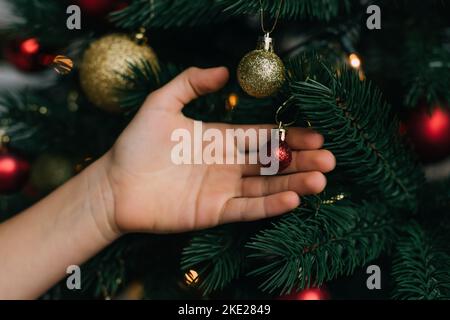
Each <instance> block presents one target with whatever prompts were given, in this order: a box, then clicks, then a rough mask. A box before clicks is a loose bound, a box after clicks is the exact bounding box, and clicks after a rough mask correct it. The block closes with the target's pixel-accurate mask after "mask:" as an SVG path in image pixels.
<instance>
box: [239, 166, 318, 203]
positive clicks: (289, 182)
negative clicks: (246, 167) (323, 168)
mask: <svg viewBox="0 0 450 320" xmlns="http://www.w3.org/2000/svg"><path fill="white" fill-rule="evenodd" d="M241 183H242V185H241V194H239V196H240V197H262V196H267V195H271V194H276V193H280V192H285V191H294V192H296V193H297V194H298V195H308V194H316V193H320V192H322V191H323V190H324V189H325V186H326V184H327V180H326V178H325V176H324V175H323V174H322V173H320V172H318V171H313V172H300V173H295V174H290V175H285V176H263V177H249V178H243V179H242V182H241Z"/></svg>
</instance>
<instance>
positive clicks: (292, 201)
mask: <svg viewBox="0 0 450 320" xmlns="http://www.w3.org/2000/svg"><path fill="white" fill-rule="evenodd" d="M299 204H300V198H299V196H298V195H297V194H296V193H295V192H292V191H288V192H281V193H277V194H272V195H269V196H266V197H258V198H233V199H230V200H228V202H227V203H226V204H225V206H224V208H223V211H222V214H221V216H220V217H219V221H218V223H219V224H223V223H230V222H237V221H253V220H259V219H263V218H268V217H273V216H276V215H280V214H283V213H285V212H288V211H289V210H292V209H294V208H296V207H298V205H299Z"/></svg>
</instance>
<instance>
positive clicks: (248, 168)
mask: <svg viewBox="0 0 450 320" xmlns="http://www.w3.org/2000/svg"><path fill="white" fill-rule="evenodd" d="M249 158H250V157H249V155H247V159H249ZM249 163H250V162H249V160H247V162H246V164H242V165H241V172H242V175H243V176H244V177H251V176H259V175H261V168H262V167H261V165H260V164H249ZM335 166H336V159H335V157H334V155H333V154H332V153H331V152H330V151H328V150H324V149H321V150H305V151H293V152H292V161H291V164H290V165H289V167H287V168H286V169H285V170H284V171H283V172H281V174H288V173H295V172H307V171H320V172H324V173H326V172H330V171H332V170H333V169H334V168H335Z"/></svg>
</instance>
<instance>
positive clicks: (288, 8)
mask: <svg viewBox="0 0 450 320" xmlns="http://www.w3.org/2000/svg"><path fill="white" fill-rule="evenodd" d="M279 5H280V3H279V1H263V6H264V9H265V11H266V12H267V15H268V16H270V17H271V18H274V17H275V16H276V13H277V11H278V8H279ZM349 9H350V1H348V0H342V1H339V0H284V4H283V6H282V8H281V11H280V17H281V18H283V19H304V18H309V19H311V18H313V19H317V20H325V21H328V20H330V19H332V18H334V17H336V16H338V15H339V13H341V12H348V11H349ZM259 10H260V2H259V0H197V1H190V0H171V1H166V0H134V1H132V2H131V4H130V5H129V6H128V7H126V8H125V9H123V10H121V11H119V12H115V13H113V14H112V15H111V20H112V21H113V22H114V23H115V24H116V25H117V26H119V27H122V28H127V29H131V30H135V29H138V28H140V27H142V26H144V27H146V28H151V27H156V28H170V27H181V26H189V27H192V26H197V25H205V24H210V23H219V22H223V21H225V20H227V19H229V18H232V17H235V16H241V15H247V14H251V15H257V14H258V13H259Z"/></svg>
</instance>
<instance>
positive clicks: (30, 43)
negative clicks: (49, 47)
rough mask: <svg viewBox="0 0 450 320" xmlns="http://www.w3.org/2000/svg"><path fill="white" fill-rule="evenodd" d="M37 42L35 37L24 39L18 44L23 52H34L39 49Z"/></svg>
mask: <svg viewBox="0 0 450 320" xmlns="http://www.w3.org/2000/svg"><path fill="white" fill-rule="evenodd" d="M39 47H40V46H39V42H38V41H37V39H36V38H30V39H28V40H25V41H24V42H22V43H21V45H20V50H21V51H22V52H23V53H25V54H35V53H37V52H38V51H39Z"/></svg>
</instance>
